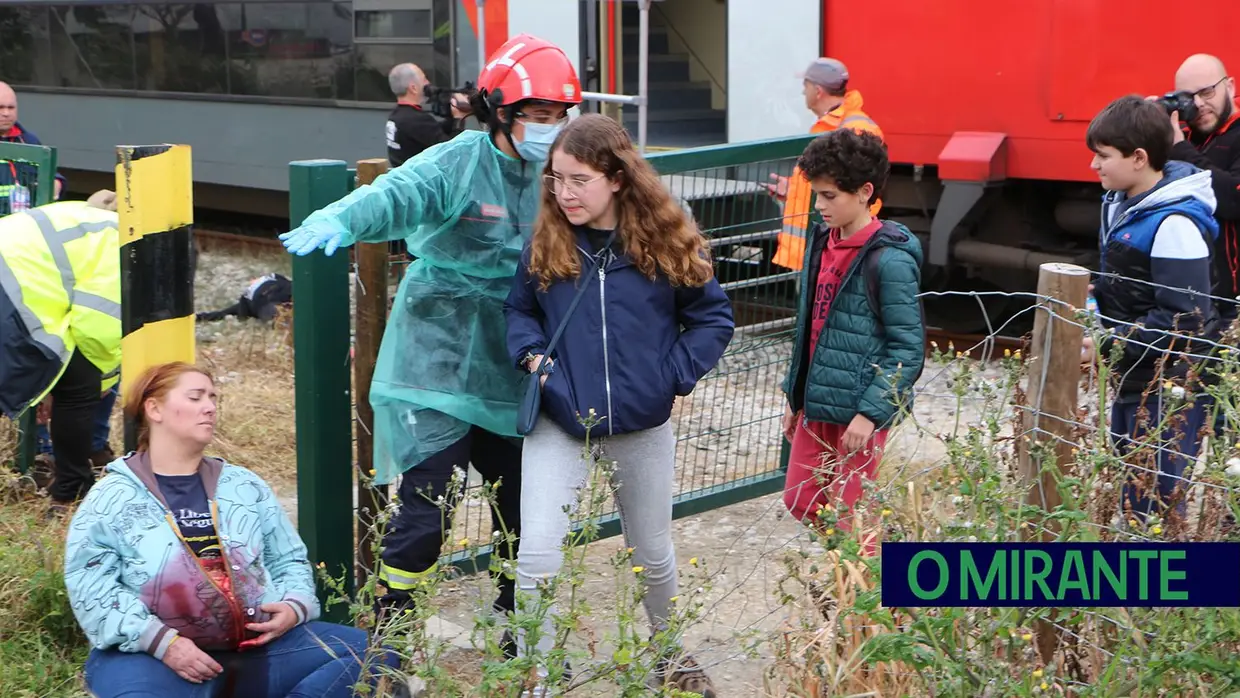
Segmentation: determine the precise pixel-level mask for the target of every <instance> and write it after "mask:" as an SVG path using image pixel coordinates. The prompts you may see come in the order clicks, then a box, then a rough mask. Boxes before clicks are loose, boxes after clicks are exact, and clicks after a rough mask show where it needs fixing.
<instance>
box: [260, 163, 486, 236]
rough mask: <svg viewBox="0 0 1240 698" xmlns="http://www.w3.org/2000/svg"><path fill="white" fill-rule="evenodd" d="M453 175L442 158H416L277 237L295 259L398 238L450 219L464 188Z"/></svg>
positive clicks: (315, 213)
mask: <svg viewBox="0 0 1240 698" xmlns="http://www.w3.org/2000/svg"><path fill="white" fill-rule="evenodd" d="M426 152H431V151H430V150H427V151H424V153H423V154H425V153H426ZM452 174H453V172H451V171H450V172H447V173H445V171H444V170H443V168H442V167H440V160H438V159H436V158H425V157H422V156H421V155H419V156H418V157H415V158H413V159H411V160H409V161H408V162H406V163H405V164H404V165H402V166H401V167H398V168H396V169H395V170H392V171H390V172H388V173H386V174H384V175H383V176H381V177H379V178H378V179H377V180H375V182H374V183H373V184H366V185H363V186H361V187H358V188H357V189H354V190H353V191H352V192H350V193H349V195H348V196H345V197H344V198H343V199H340V200H339V201H337V202H335V203H333V204H331V205H329V206H327V207H325V208H322V209H320V210H318V211H315V212H314V213H312V214H310V215H309V216H308V217H307V218H306V220H305V221H304V222H303V223H302V224H301V225H300V226H299V227H298V228H297V229H296V230H292V231H290V232H287V233H284V234H283V235H281V236H280V239H281V240H283V241H284V246H285V247H287V248H288V250H289V251H290V252H292V253H293V254H298V255H304V254H308V253H310V252H311V251H313V250H316V249H319V248H323V250H324V251H325V252H326V253H327V254H329V255H330V254H332V253H333V252H335V251H336V248H337V247H347V246H349V245H353V244H355V243H359V242H387V241H390V240H401V239H403V238H406V237H408V236H409V234H410V233H411V232H412V231H413V229H414V228H416V227H417V226H419V225H422V224H424V223H439V222H443V221H446V220H447V218H448V217H449V216H450V215H451V211H452V210H453V208H454V206H453V203H452V202H453V201H454V200H455V197H454V196H453V194H454V191H453V190H454V189H457V188H459V187H461V186H464V185H460V184H458V183H456V182H452V181H450V180H449V177H450V176H451V175H452Z"/></svg>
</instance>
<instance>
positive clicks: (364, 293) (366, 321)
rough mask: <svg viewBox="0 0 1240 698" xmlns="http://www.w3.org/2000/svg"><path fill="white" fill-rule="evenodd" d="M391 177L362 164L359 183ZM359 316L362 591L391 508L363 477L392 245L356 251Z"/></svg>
mask: <svg viewBox="0 0 1240 698" xmlns="http://www.w3.org/2000/svg"><path fill="white" fill-rule="evenodd" d="M387 171H388V161H387V160H386V159H382V158H375V159H373V160H359V161H358V162H357V183H358V185H359V186H361V185H365V184H371V183H372V182H374V181H375V180H376V179H378V178H379V176H380V175H382V174H384V173H385V172H387ZM356 254H357V281H356V288H357V311H356V313H357V316H356V320H355V323H356V324H355V325H354V327H355V332H356V337H357V339H356V342H355V344H354V356H353V381H354V392H355V395H356V396H357V397H356V403H355V404H356V410H357V464H358V482H357V498H358V502H357V586H358V588H359V589H360V588H361V587H362V586H364V585H365V584H366V579H367V577H368V576H369V575H370V571H371V570H372V569H374V565H375V555H374V550H373V549H372V548H373V546H374V541H373V538H372V536H371V534H372V533H373V528H374V522H375V516H376V515H377V514H378V512H379V511H380V510H381V509H382V508H383V507H384V506H385V505H386V502H387V487H370V486H369V485H368V484H366V482H365V481H364V480H363V478H362V473H366V472H370V470H371V468H373V467H374V465H373V464H374V460H375V458H374V454H375V413H374V410H373V409H372V408H371V406H370V381H371V379H372V378H373V377H374V375H375V363H376V362H377V361H378V359H379V344H380V343H381V342H382V340H383V328H384V327H385V326H386V325H387V313H388V307H387V297H388V243H386V242H382V243H361V244H359V245H357V250H356Z"/></svg>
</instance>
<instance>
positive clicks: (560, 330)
mask: <svg viewBox="0 0 1240 698" xmlns="http://www.w3.org/2000/svg"><path fill="white" fill-rule="evenodd" d="M615 238H616V233H615V231H613V232H612V234H611V235H610V236H609V237H608V238H607V244H606V245H604V246H603V251H604V252H606V251H607V250H609V249H611V243H612V241H613V240H615ZM597 263H598V264H604V263H605V262H597ZM590 276H595V274H590ZM589 288H590V278H589V277H587V278H585V279H582V284H581V290H579V291H577V295H576V296H573V302H572V303H570V304H569V306H568V312H566V313H564V319H563V320H560V326H559V327H557V328H555V334H553V335H552V336H551V342H550V343H548V344H547V348H546V349H545V350H544V351H543V360H542V363H541V364H539V365H538V368H537V369H536V370H534V372H533V373H530V374H529V375H528V376H526V377H525V394H524V395H523V396H522V398H521V404H520V406H518V408H517V433H518V434H520V435H522V436H525V435H526V434H528V433H530V432H531V431H533V430H534V424H535V423H536V422H537V421H538V412H539V410H541V409H542V377H543V376H545V375H547V373H548V369H547V366H548V365H549V364H550V363H551V352H552V351H554V350H555V345H556V344H558V343H559V341H560V336H561V335H563V334H564V328H565V327H567V326H568V321H569V320H570V319H571V318H572V317H573V312H574V311H575V310H577V304H578V303H580V302H581V297H582V296H584V295H586V290H588V289H589Z"/></svg>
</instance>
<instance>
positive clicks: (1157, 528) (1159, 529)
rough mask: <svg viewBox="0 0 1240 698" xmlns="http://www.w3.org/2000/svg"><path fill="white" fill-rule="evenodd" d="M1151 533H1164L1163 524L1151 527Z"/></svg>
mask: <svg viewBox="0 0 1240 698" xmlns="http://www.w3.org/2000/svg"><path fill="white" fill-rule="evenodd" d="M1150 533H1153V534H1154V535H1158V534H1159V533H1162V526H1157V525H1156V526H1154V527H1153V528H1151V529H1150Z"/></svg>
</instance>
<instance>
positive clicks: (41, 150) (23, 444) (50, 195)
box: [0, 143, 56, 474]
mask: <svg viewBox="0 0 1240 698" xmlns="http://www.w3.org/2000/svg"><path fill="white" fill-rule="evenodd" d="M0 167H3V168H7V169H8V170H9V172H10V174H11V177H8V178H6V179H8V180H11V181H12V182H13V184H8V185H0V218H2V217H4V216H7V215H9V214H11V213H13V212H14V211H15V210H17V211H20V210H22V208H23V206H24V207H33V206H42V205H44V204H50V203H51V202H52V200H53V199H54V198H55V183H54V182H55V177H56V149H55V148H50V147H48V146H43V145H27V144H25V143H0ZM36 429H37V424H36V420H35V410H33V409H29V410H27V411H26V412H25V413H23V414H22V416H21V417H19V418H18V421H17V433H18V437H17V438H18V449H17V463H16V465H17V470H18V471H19V472H21V473H23V474H24V473H27V472H29V471H30V468H31V467H32V466H33V465H34V458H35V455H36V451H37V440H36Z"/></svg>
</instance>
